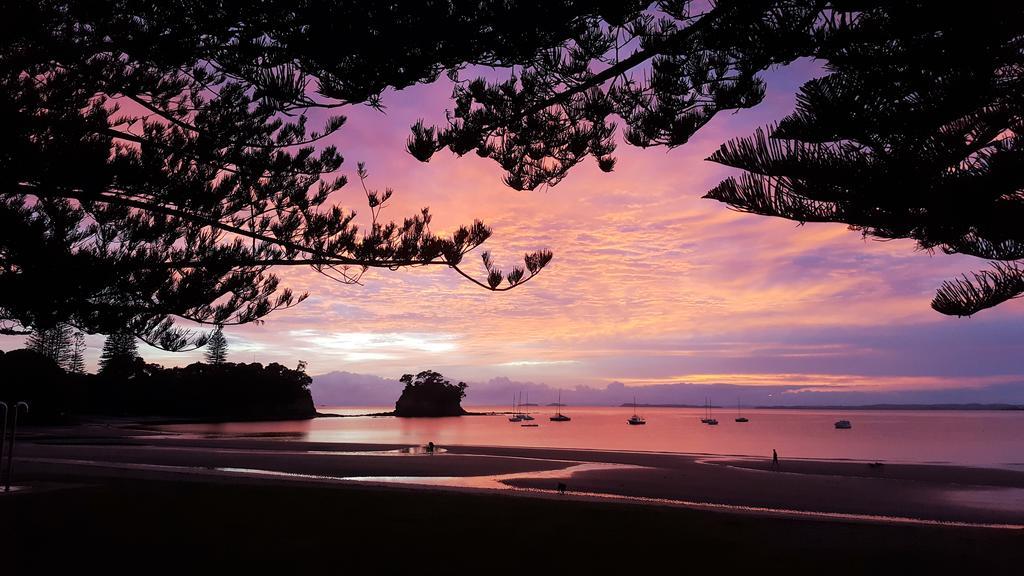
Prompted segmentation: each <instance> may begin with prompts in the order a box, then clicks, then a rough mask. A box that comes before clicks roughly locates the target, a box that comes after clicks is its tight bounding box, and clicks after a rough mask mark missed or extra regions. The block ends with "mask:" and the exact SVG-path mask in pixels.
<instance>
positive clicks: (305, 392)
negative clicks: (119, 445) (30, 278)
mask: <svg viewBox="0 0 1024 576" xmlns="http://www.w3.org/2000/svg"><path fill="white" fill-rule="evenodd" d="M0 375H2V377H0V400H5V401H20V400H24V401H27V402H29V404H30V406H31V410H30V411H29V415H28V417H27V418H26V420H25V421H26V422H30V423H31V422H35V423H59V422H70V421H74V420H75V419H77V418H78V417H81V416H85V415H99V416H159V417H168V418H184V419H203V420H263V419H267V420H273V419H295V418H311V417H313V416H315V415H316V410H315V408H314V406H313V399H312V396H311V395H310V392H309V385H310V383H311V382H312V379H311V378H310V377H309V376H308V375H307V374H306V373H305V372H303V371H301V370H297V369H291V368H287V367H285V366H282V365H281V364H277V363H271V364H267V365H263V364H259V363H255V362H254V363H251V364H245V363H231V362H224V363H221V364H206V363H202V362H196V363H194V364H190V365H188V366H184V367H180V368H179V367H175V368H165V367H163V366H160V365H158V364H151V363H147V362H145V361H144V360H143V359H142V358H139V357H135V360H134V362H133V364H132V365H131V366H129V367H126V366H124V365H123V364H122V365H121V366H120V367H119V369H118V370H117V371H115V372H109V371H108V372H103V371H101V372H100V373H98V374H81V373H72V372H68V371H66V370H64V369H63V368H61V367H60V366H59V365H58V364H57V363H56V362H55V361H54V360H53V359H51V358H48V357H46V356H44V355H43V354H40V353H38V352H36V351H33V350H29V349H19V350H12V351H10V352H6V353H4V352H0Z"/></svg>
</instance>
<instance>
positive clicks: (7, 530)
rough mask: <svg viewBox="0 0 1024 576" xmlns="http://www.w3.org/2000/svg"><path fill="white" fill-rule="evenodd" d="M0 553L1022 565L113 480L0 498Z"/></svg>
mask: <svg viewBox="0 0 1024 576" xmlns="http://www.w3.org/2000/svg"><path fill="white" fill-rule="evenodd" d="M0 552H2V559H3V566H2V568H0V574H8V573H11V574H22V573H52V571H53V570H54V569H64V570H70V571H72V572H73V573H77V574H93V573H114V572H116V573H125V572H132V573H136V574H151V573H181V574H192V573H208V572H210V571H212V570H215V569H217V570H219V571H222V572H223V571H226V572H227V573H230V574H239V573H244V572H246V571H252V572H254V573H259V574H264V573H279V574H297V573H308V572H310V571H312V570H323V571H324V572H325V573H329V574H370V573H376V574H391V573H403V574H411V573H421V574H425V573H441V574H463V573H465V574H489V573H512V572H515V573H520V574H521V573H523V572H524V571H528V572H534V573H538V574H550V573H553V572H556V571H558V572H562V573H568V574H577V573H591V574H605V573H610V572H615V571H619V570H625V569H630V568H635V569H637V570H644V571H649V573H657V574H663V573H668V574H682V573H689V572H691V571H693V570H696V569H701V568H704V567H711V568H714V569H716V570H720V571H721V572H722V573H724V574H732V573H736V572H738V571H740V570H756V571H757V573H762V574H777V573H787V574H794V573H817V574H828V575H830V576H831V575H833V574H847V573H855V574H879V573H893V572H895V571H901V572H903V573H909V574H919V573H925V571H929V572H930V573H932V574H935V573H941V574H945V573H961V574H1004V573H1005V574H1020V573H1022V572H1021V570H1022V566H1024V565H1022V564H1021V561H1022V559H1024V534H1021V533H1020V532H1019V531H1012V532H1011V531H1002V530H982V529H958V528H938V527H926V526H882V525H869V524H855V523H841V522H820V521H808V520H793V519H780V518H766V517H751V516H739V515H731V514H720V513H709V512H703V511H694V510H685V509H673V508H658V507H648V506H639V505H622V504H614V503H592V502H577V501H570V500H565V501H551V500H538V499H530V498H516V497H510V496H497V495H479V494H460V493H453V492H424V491H407V490H389V489H373V488H366V489H363V488H348V487H344V488H341V487H323V486H310V485H270V484H254V483H241V484H225V483H206V482H196V481H193V482H165V481H143V480H132V481H128V480H112V481H102V483H101V484H97V485H93V486H87V487H81V488H75V489H62V490H54V491H48V492H38V493H35V494H22V495H18V496H16V497H13V498H12V497H3V496H0ZM97 569H98V570H99V572H97V571H96V570H97ZM8 570H11V571H10V572H9V571H8ZM268 571H270V572H268Z"/></svg>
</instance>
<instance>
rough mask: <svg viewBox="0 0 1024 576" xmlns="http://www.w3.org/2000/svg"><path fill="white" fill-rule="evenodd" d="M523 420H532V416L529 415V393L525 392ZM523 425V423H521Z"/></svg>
mask: <svg viewBox="0 0 1024 576" xmlns="http://www.w3.org/2000/svg"><path fill="white" fill-rule="evenodd" d="M523 420H533V416H530V393H529V392H527V393H526V412H523ZM523 426H525V424H523Z"/></svg>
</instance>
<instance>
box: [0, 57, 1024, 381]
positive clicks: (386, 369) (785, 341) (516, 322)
mask: <svg viewBox="0 0 1024 576" xmlns="http://www.w3.org/2000/svg"><path fill="white" fill-rule="evenodd" d="M817 73H819V69H818V67H817V65H816V64H814V63H812V62H806V61H805V62H797V63H796V64H794V65H791V66H789V67H787V68H785V69H781V70H775V71H772V72H770V73H767V74H766V75H765V78H766V80H767V81H768V86H769V92H768V96H767V98H766V100H765V102H764V103H762V104H761V105H760V106H758V107H757V108H754V109H752V110H745V111H741V112H738V113H735V114H720V115H719V116H718V117H717V118H716V119H715V120H714V121H712V122H711V123H710V124H709V125H708V126H706V127H705V128H704V129H703V130H701V131H700V132H699V133H698V134H697V136H696V137H695V138H694V139H693V140H692V141H691V142H690V143H689V144H688V145H686V146H683V147H681V148H678V149H675V150H666V149H664V148H656V149H649V150H640V149H637V148H633V147H630V146H628V145H626V144H625V143H624V142H622V139H621V137H619V138H618V141H619V149H618V152H617V157H618V165H617V167H616V169H615V171H614V172H613V173H611V174H604V173H601V172H600V171H599V170H598V169H597V167H596V162H594V161H593V160H588V161H586V162H585V163H584V164H583V165H581V166H579V167H577V168H576V169H575V170H574V171H573V172H572V173H571V174H570V175H569V177H568V178H566V180H565V181H564V182H562V183H561V184H560V185H559V186H557V187H555V188H552V189H547V190H540V191H534V192H516V191H514V190H511V189H508V188H506V187H505V186H504V185H503V184H502V183H501V175H502V173H501V170H500V168H499V167H498V166H497V165H496V164H494V163H493V162H491V161H490V160H483V159H480V158H477V157H476V156H475V155H473V154H470V155H468V156H466V157H464V158H461V159H459V158H456V157H454V156H453V155H452V154H450V153H448V152H441V153H438V154H437V155H436V156H435V157H434V159H433V160H432V161H431V162H430V163H428V164H421V163H420V162H418V161H416V160H415V159H413V158H412V157H411V156H409V155H408V154H407V153H406V152H405V150H404V142H405V138H406V137H407V135H408V131H409V126H410V125H411V124H412V123H414V122H415V121H416V120H417V119H418V118H420V117H425V118H426V119H427V121H428V122H433V123H440V122H442V121H443V118H444V115H443V114H444V110H445V108H450V107H451V102H450V99H449V96H450V86H449V84H447V82H446V81H442V82H438V83H435V84H434V85H430V86H421V87H417V88H414V89H409V90H405V91H403V92H401V93H389V94H386V95H385V99H384V104H385V105H386V107H387V109H386V111H385V114H381V113H380V112H377V111H374V110H371V109H368V108H365V107H363V108H356V109H352V110H348V111H346V114H347V115H348V117H349V122H348V124H347V125H346V126H345V127H344V128H343V129H342V130H341V131H340V132H339V133H337V134H336V135H335V137H334V139H333V142H334V143H336V144H338V145H339V147H340V149H341V151H342V153H343V154H344V156H345V158H346V162H345V166H344V167H343V168H344V171H345V172H346V173H347V174H348V175H349V176H350V179H351V180H353V183H350V185H349V186H347V187H345V188H343V189H342V190H341V191H340V192H338V193H337V194H336V195H335V197H334V199H335V201H336V202H340V203H342V204H344V205H346V206H349V207H354V208H356V209H357V210H358V209H360V208H363V210H364V212H365V202H364V201H365V199H364V197H363V196H362V193H361V191H360V190H359V187H358V183H357V182H355V175H354V172H355V165H356V162H357V161H365V162H366V163H367V166H368V169H369V171H370V184H371V185H372V186H374V187H379V188H381V189H383V188H385V187H391V188H394V189H395V199H394V200H393V204H392V206H391V207H390V208H389V209H388V210H387V211H386V212H385V216H387V217H390V218H396V219H400V218H402V217H403V216H405V215H407V214H411V213H413V212H414V211H416V210H418V209H419V208H421V207H423V206H429V207H430V208H431V210H432V212H433V213H434V215H435V216H434V218H435V220H434V230H435V231H437V232H441V231H446V230H450V229H451V228H453V227H455V226H456V225H458V224H463V223H471V222H472V221H473V219H474V218H480V219H482V220H484V221H485V222H486V223H487V224H489V225H491V226H492V227H493V228H494V232H495V233H494V236H493V237H492V239H491V240H490V241H489V242H488V243H487V244H486V245H485V246H486V247H488V248H489V249H490V250H491V251H492V252H493V254H494V256H495V258H496V260H497V261H498V263H499V264H500V265H504V266H505V267H506V268H508V267H509V266H511V265H512V264H514V263H518V262H519V261H520V259H521V257H522V254H523V252H525V251H529V250H534V249H540V248H546V249H550V250H552V251H554V253H555V259H554V261H553V262H552V264H551V265H550V266H549V267H548V268H547V269H545V270H544V272H543V273H542V274H541V275H540V276H538V277H537V278H535V279H534V280H533V281H531V282H530V283H529V284H527V285H526V286H524V287H522V288H519V289H516V290H513V291H510V292H506V293H498V294H495V293H490V292H487V291H485V290H483V289H480V288H478V287H476V286H473V285H471V284H469V283H468V282H465V281H463V280H462V279H461V278H459V277H458V276H457V275H456V274H455V273H454V272H451V271H448V270H444V269H440V268H439V269H411V270H402V271H399V272H389V271H373V272H370V273H368V274H367V275H366V277H365V286H362V287H360V286H345V285H340V284H335V283H332V282H330V281H329V280H327V279H326V278H323V277H322V276H319V275H317V274H316V273H314V272H312V271H310V270H307V269H302V268H296V269H291V270H281V271H280V274H281V275H282V276H283V277H284V279H285V282H284V283H285V284H286V285H288V286H290V287H292V288H294V289H296V290H297V291H300V292H301V291H308V292H309V293H310V298H309V299H308V300H307V301H306V302H304V303H303V304H302V305H300V306H299V307H298V308H296V309H293V310H289V311H285V312H280V313H277V314H275V315H272V316H270V317H269V318H268V319H267V321H266V323H265V324H263V325H259V326H244V327H233V328H230V329H228V330H227V335H228V338H229V342H230V346H231V357H230V359H231V360H234V361H251V360H253V359H255V360H257V361H260V362H270V361H279V362H282V363H286V364H289V365H293V364H295V363H296V362H297V361H298V360H300V359H301V360H306V361H307V362H308V363H309V371H310V372H311V373H313V374H321V373H326V372H330V371H333V370H344V371H349V372H356V373H365V374H376V375H380V376H385V377H390V378H394V377H397V376H398V375H400V374H402V373H403V372H415V371H419V370H422V369H427V368H430V369H435V370H439V371H441V372H443V373H444V374H445V375H447V376H450V377H454V378H459V379H464V380H467V381H484V380H488V379H491V378H495V377H507V378H510V379H513V380H521V381H533V382H544V383H547V384H549V385H553V386H561V387H572V386H576V385H590V386H598V387H600V386H603V385H605V384H607V383H610V382H613V381H618V382H622V383H625V384H627V385H646V384H661V383H675V382H693V383H734V384H743V385H777V384H798V385H800V386H803V387H806V388H807V389H812V390H813V389H823V388H826V387H834V388H829V389H847V390H849V389H854V390H930V389H949V388H983V387H988V386H1000V387H1005V386H1006V385H1010V384H1014V383H1021V388H1024V323H1022V322H1021V320H1022V318H1024V303H1022V302H1020V301H1015V302H1010V303H1008V304H1005V305H1003V306H1000V307H998V308H996V309H994V310H989V311H987V312H984V313H981V314H979V315H978V316H976V317H974V318H970V319H956V318H948V317H945V316H941V315H939V314H938V313H936V312H934V311H932V310H931V308H930V307H929V301H930V299H931V297H932V295H933V293H934V290H935V288H936V287H938V286H939V284H940V283H941V282H942V281H943V280H945V279H948V278H951V277H953V276H955V275H957V274H959V273H962V272H966V271H969V270H973V269H978V268H981V267H983V266H984V265H985V263H984V262H982V261H978V260H975V259H972V258H968V257H961V256H947V255H944V254H941V253H936V254H929V253H926V252H921V251H918V250H916V249H915V246H914V245H913V243H912V242H909V241H895V242H879V241H875V240H866V239H863V238H862V237H861V235H860V234H858V233H857V232H852V231H849V230H847V229H846V228H845V227H844V226H842V225H822V224H812V225H806V226H802V227H801V226H797V225H795V223H793V222H789V221H784V220H775V219H768V218H764V217H759V216H753V215H745V214H740V213H736V212H734V211H731V210H729V209H728V208H727V207H726V206H725V205H723V204H719V203H717V202H713V201H710V200H702V199H701V196H702V195H703V194H704V193H705V191H706V190H707V189H709V188H711V187H712V186H714V185H715V184H717V183H718V182H719V181H720V180H721V179H722V178H723V177H724V176H727V175H729V174H730V170H729V169H727V168H724V167H722V166H718V165H715V164H711V163H709V162H705V161H704V160H703V159H704V158H705V157H707V156H708V155H709V154H710V153H711V152H712V151H713V150H714V149H715V148H716V147H717V146H718V145H719V144H721V143H722V142H724V141H725V140H727V139H729V138H732V137H736V136H742V135H747V134H749V133H751V132H752V131H753V130H754V129H755V128H756V127H758V126H761V125H764V124H767V123H770V122H772V121H774V120H777V119H779V118H781V117H782V116H784V115H785V114H787V113H788V112H789V111H791V110H792V107H793V101H794V93H795V91H796V88H797V87H798V86H799V85H800V84H801V83H802V82H803V81H805V80H806V79H808V78H810V77H812V76H813V75H814V74H817ZM467 270H468V271H473V272H477V273H481V274H482V267H481V266H480V265H479V255H478V254H475V255H474V256H473V260H472V261H471V262H470V263H469V265H468V266H467ZM101 342H102V339H101V337H90V339H89V343H90V350H89V356H88V360H89V361H90V363H91V364H92V365H93V366H94V365H95V360H96V358H97V357H98V354H99V346H100V344H101ZM3 344H4V348H5V349H10V348H12V347H16V346H17V345H18V344H19V342H18V341H17V339H12V338H5V339H4V341H3ZM141 351H142V354H143V356H144V357H145V358H146V359H147V360H149V361H153V362H159V363H162V364H165V365H173V364H187V363H190V362H192V361H195V360H197V359H199V357H200V353H198V352H195V353H188V354H169V353H164V352H160V351H157V350H154V349H150V348H147V347H142V348H141ZM986 399H990V398H986Z"/></svg>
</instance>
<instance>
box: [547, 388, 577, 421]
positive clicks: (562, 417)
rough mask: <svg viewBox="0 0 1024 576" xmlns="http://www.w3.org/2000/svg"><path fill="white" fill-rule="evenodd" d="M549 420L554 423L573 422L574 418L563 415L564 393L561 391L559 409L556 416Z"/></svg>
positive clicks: (559, 393) (556, 410) (559, 392)
mask: <svg viewBox="0 0 1024 576" xmlns="http://www.w3.org/2000/svg"><path fill="white" fill-rule="evenodd" d="M548 420H551V421H552V422H568V421H569V420H572V418H569V417H568V416H566V415H565V414H562V391H561V390H559V391H558V408H556V409H555V415H554V416H552V417H551V418H548Z"/></svg>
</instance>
